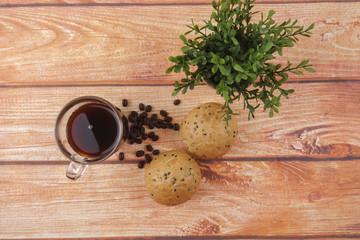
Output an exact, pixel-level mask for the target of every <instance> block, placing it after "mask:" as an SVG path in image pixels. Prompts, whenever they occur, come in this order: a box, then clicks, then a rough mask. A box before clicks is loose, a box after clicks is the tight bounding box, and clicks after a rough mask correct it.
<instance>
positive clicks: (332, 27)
mask: <svg viewBox="0 0 360 240" xmlns="http://www.w3.org/2000/svg"><path fill="white" fill-rule="evenodd" d="M359 8H360V3H359V2H349V3H338V2H336V3H311V4H302V3H288V4H258V5H257V6H256V10H260V11H264V12H267V11H269V10H270V9H274V10H276V11H277V14H276V15H275V19H276V20H279V21H283V20H287V19H288V18H289V16H291V18H292V19H299V23H300V24H304V25H309V24H310V23H312V22H315V23H316V28H315V29H314V35H313V37H311V38H310V39H305V38H303V39H301V41H300V42H299V43H298V44H297V46H296V47H295V48H293V49H288V50H286V51H284V54H285V55H286V56H287V57H286V59H285V58H282V59H279V61H280V62H285V61H286V60H290V61H291V62H294V63H297V62H300V61H301V60H303V59H307V58H310V59H311V63H312V64H313V65H314V67H315V69H316V73H314V74H311V73H308V74H306V75H305V76H302V77H298V76H291V77H290V80H293V81H307V80H314V79H315V80H319V81H321V80H329V79H332V80H334V79H335V80H343V79H345V80H349V79H350V80H353V79H355V80H358V78H359V75H360V60H359V59H360V58H359V54H360V42H359V40H358V34H357V33H358V30H359V25H358V24H357V23H358V21H359V19H360V13H359V11H357V9H359ZM338 9H342V11H338ZM25 10H26V11H25ZM210 12H211V6H210V5H199V6H196V7H189V6H186V5H149V6H136V7H133V6H118V7H114V6H98V7H94V6H78V7H62V6H57V7H27V8H21V7H18V8H0V27H1V31H2V34H1V36H0V43H1V49H0V76H1V77H0V85H2V86H23V85H32V86H34V85H72V84H74V85H91V84H129V82H131V83H132V84H150V85H151V84H170V83H173V82H174V81H175V80H178V79H179V78H180V76H179V75H175V74H174V75H166V74H165V70H166V69H167V67H169V66H170V65H171V64H170V62H169V61H168V60H167V59H168V57H169V56H170V55H176V54H179V52H180V50H179V49H180V46H181V41H180V40H179V38H178V36H179V35H180V34H181V33H183V32H185V31H186V25H187V24H189V23H190V22H191V19H192V18H193V19H194V21H195V22H197V23H201V22H202V21H201V20H202V19H206V18H208V16H209V13H210ZM159 16H161V17H159ZM348 16H351V18H350V17H348Z"/></svg>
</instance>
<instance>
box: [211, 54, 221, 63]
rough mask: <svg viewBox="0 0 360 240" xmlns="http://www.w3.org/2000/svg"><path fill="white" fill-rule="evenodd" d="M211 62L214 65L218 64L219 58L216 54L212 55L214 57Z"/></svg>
mask: <svg viewBox="0 0 360 240" xmlns="http://www.w3.org/2000/svg"><path fill="white" fill-rule="evenodd" d="M211 62H212V63H214V64H219V62H220V57H219V56H218V55H217V54H214V56H213V57H212V58H211Z"/></svg>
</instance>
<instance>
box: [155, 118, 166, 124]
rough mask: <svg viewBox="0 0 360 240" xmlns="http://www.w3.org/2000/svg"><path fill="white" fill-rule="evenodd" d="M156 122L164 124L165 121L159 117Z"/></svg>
mask: <svg viewBox="0 0 360 240" xmlns="http://www.w3.org/2000/svg"><path fill="white" fill-rule="evenodd" d="M156 122H157V123H159V124H163V123H164V122H165V121H164V120H163V119H158V120H157V121H156Z"/></svg>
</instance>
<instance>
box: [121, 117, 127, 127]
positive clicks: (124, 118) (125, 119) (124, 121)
mask: <svg viewBox="0 0 360 240" xmlns="http://www.w3.org/2000/svg"><path fill="white" fill-rule="evenodd" d="M121 119H122V122H123V124H124V125H128V124H129V121H128V119H127V118H126V117H125V116H122V117H121Z"/></svg>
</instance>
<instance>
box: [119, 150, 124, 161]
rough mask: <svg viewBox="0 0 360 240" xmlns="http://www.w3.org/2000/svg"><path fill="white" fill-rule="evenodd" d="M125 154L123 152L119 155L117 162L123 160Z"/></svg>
mask: <svg viewBox="0 0 360 240" xmlns="http://www.w3.org/2000/svg"><path fill="white" fill-rule="evenodd" d="M124 158H125V154H124V153H123V152H121V153H119V160H124Z"/></svg>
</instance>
